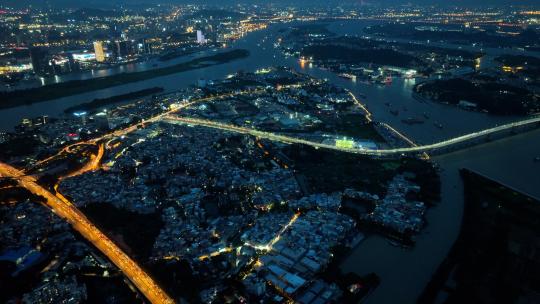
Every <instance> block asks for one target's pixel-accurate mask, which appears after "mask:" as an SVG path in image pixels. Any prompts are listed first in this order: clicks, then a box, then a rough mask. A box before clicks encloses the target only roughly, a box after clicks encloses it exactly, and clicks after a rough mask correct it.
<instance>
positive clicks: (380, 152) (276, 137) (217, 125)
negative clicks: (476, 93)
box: [165, 115, 540, 156]
mask: <svg viewBox="0 0 540 304" xmlns="http://www.w3.org/2000/svg"><path fill="white" fill-rule="evenodd" d="M165 121H168V122H178V123H183V124H190V125H197V126H204V127H209V128H214V129H220V130H225V131H231V132H236V133H242V134H249V135H252V136H256V137H259V138H265V139H268V140H272V141H277V142H282V143H287V144H303V145H308V146H312V147H315V148H324V149H330V150H337V151H343V152H349V153H356V154H363V155H373V156H393V155H401V154H407V153H425V152H429V151H433V150H436V149H441V148H447V147H451V146H453V145H456V144H460V143H465V142H468V141H472V140H474V139H478V138H480V137H483V136H487V135H490V134H494V133H497V132H501V131H504V130H509V129H512V128H516V127H521V126H526V125H530V124H538V123H540V116H536V117H533V118H530V119H525V120H522V121H517V122H513V123H509V124H505V125H501V126H497V127H494V128H490V129H486V130H482V131H478V132H473V133H470V134H467V135H463V136H458V137H455V138H451V139H448V140H444V141H441V142H438V143H434V144H429V145H421V146H419V145H415V144H414V143H412V142H411V143H412V144H413V146H412V147H408V148H395V149H373V150H370V149H362V148H344V147H336V146H334V145H328V144H323V143H320V142H314V141H309V140H305V139H301V138H295V137H290V136H286V135H280V134H275V133H271V132H265V131H259V130H255V129H250V128H245V127H239V126H235V125H231V124H225V123H221V122H216V121H211V120H204V119H198V118H188V117H177V116H171V115H169V116H167V117H166V119H165ZM388 127H390V126H388ZM396 132H397V131H396Z"/></svg>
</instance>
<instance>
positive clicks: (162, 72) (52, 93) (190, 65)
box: [0, 49, 249, 109]
mask: <svg viewBox="0 0 540 304" xmlns="http://www.w3.org/2000/svg"><path fill="white" fill-rule="evenodd" d="M248 56H249V51H248V50H245V49H236V50H231V51H228V52H224V53H219V54H216V55H212V56H206V57H201V58H197V59H193V60H191V61H188V62H184V63H179V64H176V65H173V66H168V67H165V68H160V69H153V70H148V71H142V72H134V73H122V74H117V75H113V76H107V77H99V78H93V79H88V80H73V81H67V82H63V83H57V84H52V85H47V86H43V87H39V88H33V89H28V90H20V91H12V92H2V93H0V99H1V100H3V102H2V103H0V109H2V108H11V107H16V106H20V105H25V104H26V105H28V104H32V103H37V102H42V101H47V100H51V99H57V98H62V97H66V96H71V95H76V94H80V93H85V92H90V91H94V90H101V89H106V88H109V87H113V86H118V85H123V84H127V83H131V82H136V81H141V80H146V79H150V78H156V77H160V76H166V75H170V74H175V73H180V72H185V71H190V70H194V69H202V68H207V67H211V66H214V65H219V64H224V63H227V62H230V61H233V60H236V59H241V58H246V57H248Z"/></svg>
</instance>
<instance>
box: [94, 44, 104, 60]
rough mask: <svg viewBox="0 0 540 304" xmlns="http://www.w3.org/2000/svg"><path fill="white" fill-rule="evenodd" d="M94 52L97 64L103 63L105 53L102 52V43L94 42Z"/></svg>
mask: <svg viewBox="0 0 540 304" xmlns="http://www.w3.org/2000/svg"><path fill="white" fill-rule="evenodd" d="M94 52H95V53H96V61H97V62H104V61H105V51H104V50H103V42H101V41H94Z"/></svg>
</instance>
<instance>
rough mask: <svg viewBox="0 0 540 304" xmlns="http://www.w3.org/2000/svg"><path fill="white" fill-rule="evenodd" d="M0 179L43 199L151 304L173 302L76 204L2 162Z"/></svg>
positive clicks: (0, 164)
mask: <svg viewBox="0 0 540 304" xmlns="http://www.w3.org/2000/svg"><path fill="white" fill-rule="evenodd" d="M0 176H2V177H7V178H13V179H14V180H16V181H17V182H18V184H19V185H20V186H21V187H24V188H26V189H27V190H28V191H30V192H32V193H33V194H35V195H39V196H42V197H44V198H45V200H46V203H47V205H48V206H49V207H50V208H52V210H53V212H54V213H56V214H57V215H58V216H60V217H61V218H64V219H65V220H67V221H68V222H69V223H70V224H71V225H72V226H73V228H74V229H75V230H76V231H78V232H79V233H80V234H81V235H82V236H83V237H84V238H86V239H87V240H88V241H90V242H91V243H92V244H93V245H94V246H96V247H97V248H98V249H99V250H100V251H101V252H102V253H103V254H105V255H106V256H107V257H108V258H109V259H110V260H111V261H112V262H113V263H114V264H115V265H116V266H117V267H118V268H119V269H120V270H121V271H122V272H123V273H124V274H125V275H126V277H127V278H128V279H129V280H130V281H131V282H133V284H134V285H135V286H136V287H137V288H138V289H139V291H140V292H141V293H142V294H143V295H144V296H145V297H146V298H147V299H148V300H149V301H150V302H151V303H153V304H158V303H159V304H161V303H174V301H173V300H172V299H171V298H170V297H169V296H168V295H167V294H166V293H165V292H164V291H163V290H162V289H161V288H160V287H159V286H158V285H157V284H156V283H155V282H154V280H152V278H151V277H150V276H149V275H148V274H146V272H145V271H144V270H143V269H142V268H141V267H140V266H139V265H137V263H136V262H135V261H133V260H132V259H131V258H130V257H129V256H128V255H127V254H125V253H124V252H123V251H122V250H121V249H120V248H119V247H118V246H116V245H115V244H114V243H113V242H112V241H111V240H110V239H109V238H108V237H107V236H106V235H104V234H103V233H102V232H101V231H100V230H99V229H98V228H97V227H96V226H94V225H93V224H92V223H91V222H90V221H89V220H88V218H86V216H85V215H84V214H83V213H82V212H81V211H79V209H77V208H76V207H75V206H74V205H73V204H69V203H68V202H64V201H62V200H61V199H59V198H58V197H56V196H55V195H54V194H52V193H51V192H49V191H48V190H47V189H45V188H43V187H42V186H40V185H39V184H38V183H37V181H36V179H35V177H32V176H28V175H24V173H23V172H22V171H19V170H17V169H15V168H13V167H11V166H9V165H7V164H4V163H0Z"/></svg>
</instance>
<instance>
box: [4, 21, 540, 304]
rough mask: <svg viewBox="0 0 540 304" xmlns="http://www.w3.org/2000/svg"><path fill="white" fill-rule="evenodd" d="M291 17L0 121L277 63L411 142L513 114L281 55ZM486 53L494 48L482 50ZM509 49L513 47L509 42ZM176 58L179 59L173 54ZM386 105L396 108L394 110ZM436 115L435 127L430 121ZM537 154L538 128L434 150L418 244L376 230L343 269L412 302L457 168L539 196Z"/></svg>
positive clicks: (383, 293) (459, 201) (454, 198)
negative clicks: (174, 66) (224, 53)
mask: <svg viewBox="0 0 540 304" xmlns="http://www.w3.org/2000/svg"><path fill="white" fill-rule="evenodd" d="M367 24H372V22H369V21H339V22H334V23H333V24H331V25H330V27H329V29H330V30H332V31H336V32H338V33H340V34H357V33H358V30H359V29H361V28H362V27H363V26H366V25H367ZM290 26H291V25H290V24H276V25H272V26H270V27H269V28H268V29H266V30H263V31H258V32H254V33H251V34H249V35H247V36H246V37H244V38H242V39H240V40H238V41H237V42H235V43H234V44H233V45H232V46H231V47H232V48H244V49H248V50H249V51H250V52H251V55H250V56H249V57H248V58H245V59H241V60H236V61H233V62H229V63H226V64H222V65H216V66H212V67H208V68H204V69H198V70H192V71H187V72H182V73H178V74H173V75H168V76H163V77H158V78H153V79H148V80H144V81H141V82H135V83H129V84H125V85H121V86H116V87H112V88H107V89H103V90H99V91H94V92H89V93H84V94H80V95H75V96H69V97H65V98H61V99H57V100H52V101H47V102H42V103H35V104H32V105H28V106H20V107H15V108H10V109H2V110H0V116H1V117H2V120H1V121H0V129H4V130H10V129H12V128H13V126H15V125H16V124H17V123H19V122H20V121H21V119H22V118H24V117H33V116H38V115H43V114H47V115H50V116H56V115H58V114H60V113H62V112H63V110H64V109H66V108H67V107H70V106H73V105H76V104H80V103H84V102H88V101H90V100H92V99H94V98H105V97H109V96H112V95H118V94H124V93H128V92H131V91H135V90H141V89H144V88H150V87H155V86H160V87H163V88H164V89H165V91H166V92H170V91H174V90H178V89H181V88H184V87H186V86H189V85H193V84H195V83H196V81H197V79H200V78H205V79H218V78H223V77H225V76H226V75H227V74H230V73H233V72H236V71H238V70H245V71H253V70H255V69H258V68H263V67H268V66H275V65H284V66H290V67H293V68H295V69H297V70H299V71H302V72H305V73H308V74H310V75H312V76H315V77H320V78H326V79H328V80H329V81H330V82H332V83H334V84H336V85H339V86H343V87H346V88H348V89H350V90H351V91H352V92H353V93H355V94H357V96H358V95H360V94H364V95H365V96H366V98H362V99H361V100H362V101H363V102H364V103H365V104H366V105H367V106H368V108H369V110H370V111H371V112H372V113H373V115H374V118H375V120H377V121H382V122H386V123H388V124H390V125H392V126H394V127H395V128H396V129H398V130H400V131H402V132H404V133H405V134H407V135H408V136H409V137H411V138H412V139H413V140H414V141H416V142H418V143H432V142H435V141H440V140H444V139H447V138H451V137H454V136H457V135H462V134H466V133H470V132H473V131H477V130H480V129H485V128H489V127H493V126H495V125H498V124H503V123H506V122H509V121H512V120H516V119H518V117H497V116H491V115H487V114H484V113H477V112H466V111H463V110H461V109H458V108H456V107H452V106H446V105H441V104H437V103H432V102H420V101H418V100H416V99H414V98H412V96H411V88H412V87H413V86H414V84H415V80H414V79H410V80H408V79H395V80H394V81H393V83H392V84H391V85H388V86H379V85H369V84H362V83H355V82H353V81H350V80H347V79H344V78H340V77H338V76H336V75H335V74H333V73H331V72H328V71H325V70H321V69H318V68H315V67H310V66H309V65H306V66H304V65H302V66H301V65H300V63H299V62H298V61H297V60H296V59H294V58H285V57H284V56H283V55H282V54H281V53H280V52H279V50H277V49H275V48H274V47H273V43H274V42H275V41H276V36H277V35H278V34H279V32H278V31H279V29H281V28H288V27H290ZM449 47H450V46H449ZM484 51H486V52H487V53H488V55H496V52H499V51H500V50H498V49H497V50H496V51H493V52H494V53H490V52H491V50H489V49H488V50H484ZM509 51H510V52H515V50H509ZM179 60H180V59H179ZM385 103H390V104H391V108H394V109H399V112H400V114H399V115H398V116H395V115H393V114H391V113H390V112H389V109H390V107H388V106H387V105H385ZM424 113H425V115H426V116H428V117H429V118H428V119H427V120H426V122H425V123H424V124H418V125H408V124H404V123H402V122H401V120H402V119H404V118H407V117H424ZM435 122H437V123H441V124H442V125H443V126H444V127H443V128H442V129H440V128H438V127H436V126H435V124H434V123H435ZM539 155H540V131H532V132H529V133H525V134H521V135H518V136H514V137H511V138H507V139H503V140H499V141H496V142H493V143H488V144H484V145H482V146H477V147H473V148H470V149H466V150H461V151H458V152H454V153H451V154H447V155H444V156H439V157H436V158H435V161H436V162H437V163H439V165H440V167H441V168H442V172H441V179H442V201H441V202H440V203H439V204H438V205H437V206H436V207H434V208H431V209H430V210H429V211H428V214H427V220H428V222H429V224H428V226H427V227H426V229H424V230H423V232H422V233H421V234H420V235H419V236H418V239H417V245H416V246H415V247H414V248H413V249H411V250H403V249H400V248H396V247H393V246H391V245H389V244H388V242H387V241H386V240H385V239H384V238H382V237H370V238H368V239H366V240H365V241H364V242H363V243H361V244H360V245H359V246H358V247H357V248H355V250H354V251H353V252H352V253H351V255H350V256H349V257H348V258H347V259H346V260H345V261H343V263H342V269H343V270H344V271H355V272H357V273H358V274H360V275H362V274H366V273H368V272H375V273H377V274H378V275H380V277H381V281H382V282H381V285H380V286H379V288H377V289H376V290H375V291H374V293H373V294H372V295H371V296H370V297H369V298H368V299H367V302H368V303H396V302H398V303H414V302H415V301H416V298H417V297H418V295H419V294H420V292H421V291H422V290H423V288H424V286H425V284H426V283H427V281H428V280H429V278H430V277H431V275H432V273H433V271H434V270H435V269H436V268H437V266H438V265H439V263H440V262H441V261H442V259H443V258H444V257H445V256H446V254H447V252H448V250H449V249H450V246H451V245H452V244H453V242H454V241H455V239H456V237H457V234H458V232H459V231H458V230H459V225H460V221H461V217H462V211H463V188H462V184H461V180H460V178H459V175H458V169H459V168H462V167H467V168H471V169H474V170H477V171H479V172H481V173H484V174H486V175H489V176H493V177H494V178H496V179H497V180H499V181H501V182H504V183H506V184H508V185H510V186H513V187H515V188H517V189H521V190H523V191H526V192H528V193H530V194H531V195H535V196H536V197H540V178H538V176H537V174H538V172H539V170H540V164H539V163H534V162H533V161H532V160H533V158H534V157H536V156H539Z"/></svg>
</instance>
